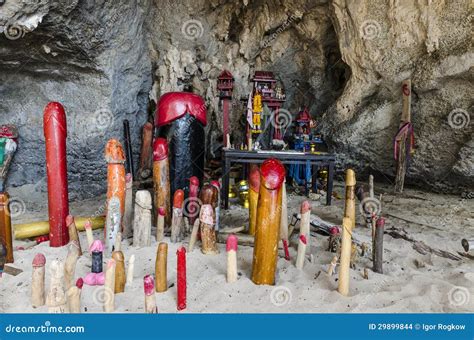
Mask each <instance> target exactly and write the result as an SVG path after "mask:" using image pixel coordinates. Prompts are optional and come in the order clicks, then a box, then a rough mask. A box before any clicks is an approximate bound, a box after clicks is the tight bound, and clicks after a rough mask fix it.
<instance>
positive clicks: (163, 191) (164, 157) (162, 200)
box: [153, 138, 171, 226]
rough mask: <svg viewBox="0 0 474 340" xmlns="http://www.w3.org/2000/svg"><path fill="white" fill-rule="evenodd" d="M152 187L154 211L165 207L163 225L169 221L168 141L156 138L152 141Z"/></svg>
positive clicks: (168, 223)
mask: <svg viewBox="0 0 474 340" xmlns="http://www.w3.org/2000/svg"><path fill="white" fill-rule="evenodd" d="M153 187H154V191H155V211H157V210H158V209H160V208H164V209H165V225H167V226H169V225H170V223H171V204H170V200H171V189H170V167H169V160H168V142H167V141H166V139H165V138H157V139H156V140H155V142H154V143H153Z"/></svg>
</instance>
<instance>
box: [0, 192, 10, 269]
mask: <svg viewBox="0 0 474 340" xmlns="http://www.w3.org/2000/svg"><path fill="white" fill-rule="evenodd" d="M0 241H3V242H4V244H5V248H6V250H7V254H6V257H5V262H6V263H13V237H12V221H11V215H10V209H9V196H8V193H6V192H1V193H0Z"/></svg>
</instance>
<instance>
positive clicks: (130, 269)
mask: <svg viewBox="0 0 474 340" xmlns="http://www.w3.org/2000/svg"><path fill="white" fill-rule="evenodd" d="M134 270H135V254H133V255H132V256H130V259H129V260H128V269H127V286H129V287H130V286H131V285H132V283H133V272H134Z"/></svg>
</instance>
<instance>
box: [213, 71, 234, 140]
mask: <svg viewBox="0 0 474 340" xmlns="http://www.w3.org/2000/svg"><path fill="white" fill-rule="evenodd" d="M233 89H234V77H233V76H232V73H230V72H229V71H227V70H224V71H222V73H221V74H220V75H219V77H218V78H217V90H218V91H219V99H220V100H221V101H222V111H223V115H222V129H223V132H224V146H225V147H230V145H229V144H230V131H229V109H230V101H231V100H232V91H233Z"/></svg>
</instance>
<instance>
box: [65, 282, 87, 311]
mask: <svg viewBox="0 0 474 340" xmlns="http://www.w3.org/2000/svg"><path fill="white" fill-rule="evenodd" d="M83 285H84V281H83V280H82V279H81V278H79V279H77V281H76V285H75V286H72V287H70V288H69V289H68V290H67V292H66V296H67V305H68V308H69V313H80V312H81V292H82V286H83Z"/></svg>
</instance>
